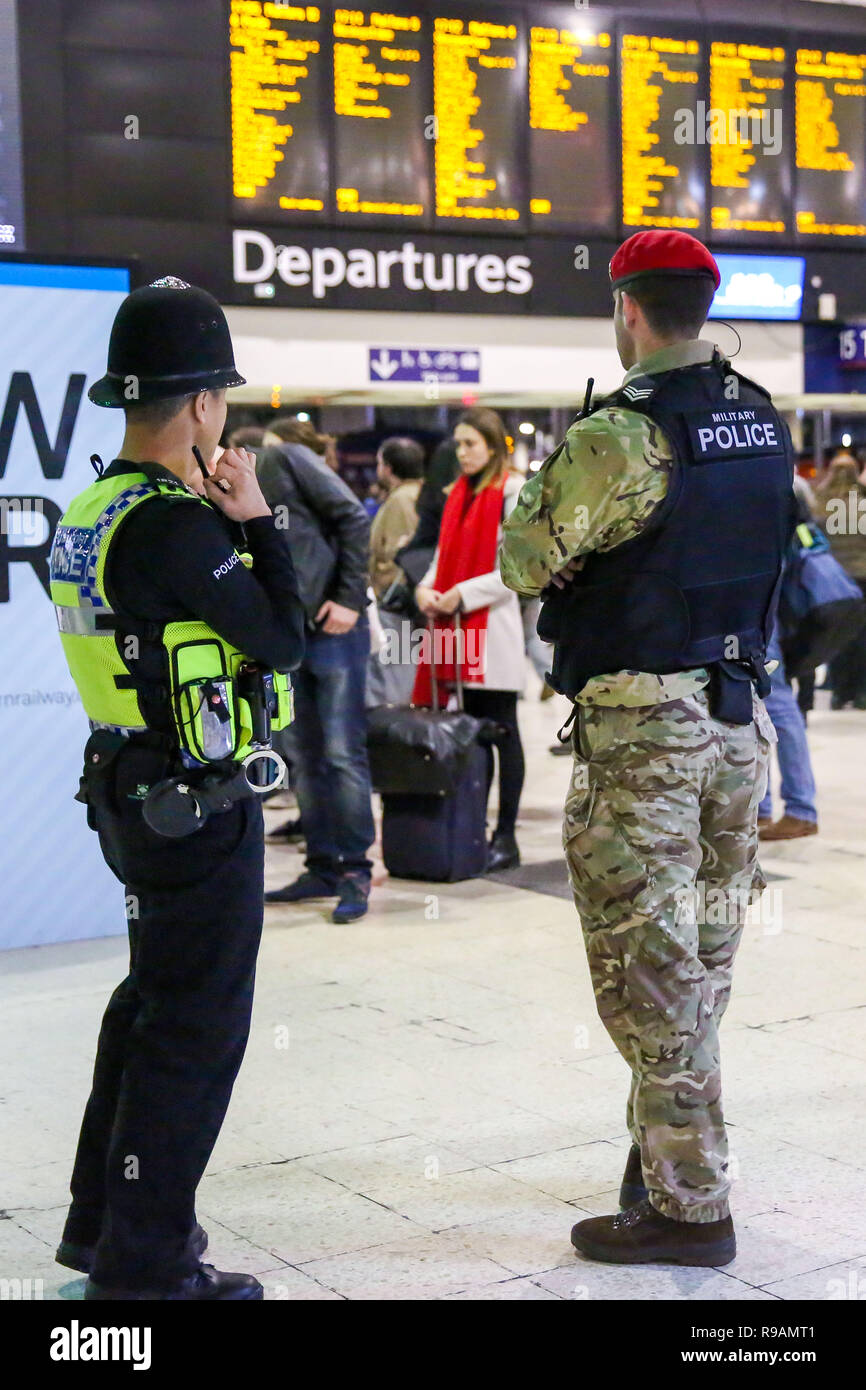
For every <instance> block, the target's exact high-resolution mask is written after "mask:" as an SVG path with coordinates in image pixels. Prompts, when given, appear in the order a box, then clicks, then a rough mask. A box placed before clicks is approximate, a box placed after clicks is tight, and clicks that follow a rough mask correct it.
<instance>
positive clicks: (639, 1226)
mask: <svg viewBox="0 0 866 1390" xmlns="http://www.w3.org/2000/svg"><path fill="white" fill-rule="evenodd" d="M571 1243H572V1245H573V1246H574V1248H575V1250H578V1251H579V1252H580V1254H581V1255H585V1256H586V1257H587V1259H590V1260H601V1261H603V1262H604V1263H605V1264H617V1265H644V1264H658V1263H662V1262H667V1263H670V1264H676V1265H704V1266H708V1267H711V1268H713V1269H715V1268H718V1266H719V1265H726V1264H730V1262H731V1260H732V1259H733V1258H734V1256H735V1255H736V1253H737V1241H736V1237H735V1236H734V1223H733V1221H732V1220H731V1218H730V1217H729V1216H726V1217H725V1218H724V1220H723V1221H704V1222H695V1221H672V1220H671V1218H670V1217H669V1216H662V1214H661V1212H660V1211H656V1209H655V1207H653V1206H652V1205H651V1204H650V1201H649V1199H647V1200H646V1201H645V1202H640V1203H638V1205H637V1206H636V1207H631V1208H630V1209H629V1210H628V1211H622V1212H620V1213H619V1215H618V1216H592V1217H590V1219H589V1220H588V1221H579V1222H578V1223H577V1225H576V1226H574V1227H573V1228H572V1232H571Z"/></svg>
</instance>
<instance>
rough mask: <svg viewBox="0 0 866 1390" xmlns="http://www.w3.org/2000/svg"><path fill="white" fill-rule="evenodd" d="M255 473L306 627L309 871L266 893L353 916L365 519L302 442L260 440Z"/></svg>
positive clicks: (367, 811)
mask: <svg viewBox="0 0 866 1390" xmlns="http://www.w3.org/2000/svg"><path fill="white" fill-rule="evenodd" d="M256 471H257V474H258V478H259V483H260V485H261V489H262V492H263V493H264V495H265V498H266V499H267V501H268V504H269V506H270V507H271V508H272V510H273V513H274V516H275V517H276V518H277V521H278V523H279V521H280V518H283V519H284V520H285V524H287V525H289V527H290V536H291V545H292V559H293V561H294V564H295V571H296V573H297V576H298V587H299V589H300V592H301V599H302V602H303V603H304V607H305V609H306V614H307V628H308V633H307V647H306V655H305V657H304V660H303V663H302V665H301V667H300V669H299V670H298V671H297V672H296V673H295V674H294V675H293V677H292V683H293V685H294V689H295V720H294V723H293V724H292V725H291V726H290V728H289V729H288V730H287V731H286V736H285V752H286V755H287V757H288V758H289V759H290V761H291V763H292V766H293V768H294V771H295V779H296V783H295V786H296V792H297V797H298V806H299V808H300V812H301V823H302V826H303V833H304V837H305V839H306V842H307V858H306V869H305V871H304V872H303V873H302V874H301V875H300V877H299V878H298V879H296V880H295V882H294V883H290V884H287V885H286V887H285V888H279V889H276V890H275V891H274V892H270V893H266V894H265V901H266V902H269V903H296V902H309V901H312V900H314V899H319V898H332V897H335V898H337V899H338V901H337V905H336V907H335V909H334V913H333V920H334V921H335V922H353V921H355V920H357V918H359V917H363V915H364V913H365V912H366V911H367V900H368V897H369V893H370V873H371V869H372V864H371V862H370V860H369V859H368V858H367V850H368V849H369V848H370V845H371V844H372V843H373V840H374V838H375V828H374V825H373V812H372V806H371V799H370V798H371V788H370V770H369V766H368V763H367V745H366V732H367V726H366V716H365V712H364V688H365V681H366V670H367V657H368V654H369V650H370V635H369V627H368V624H367V619H366V608H367V584H368V574H367V569H368V562H369V547H370V522H369V519H368V517H367V514H366V512H365V511H364V508H363V507H362V506H361V503H360V502H359V501H358V499H357V498H356V497H355V494H354V493H353V492H352V491H351V489H350V488H349V487H348V486H347V485H346V483H344V482H343V480H342V479H341V478H340V477H338V476H337V474H336V473H334V471H333V470H332V469H331V468H329V467H328V466H327V464H326V463H324V462H323V460H322V459H320V458H319V457H318V455H316V454H314V453H313V451H312V450H311V449H308V448H306V447H305V446H304V445H303V444H280V445H274V446H273V447H270V448H265V449H262V450H261V451H260V452H259V454H258V461H257V467H256Z"/></svg>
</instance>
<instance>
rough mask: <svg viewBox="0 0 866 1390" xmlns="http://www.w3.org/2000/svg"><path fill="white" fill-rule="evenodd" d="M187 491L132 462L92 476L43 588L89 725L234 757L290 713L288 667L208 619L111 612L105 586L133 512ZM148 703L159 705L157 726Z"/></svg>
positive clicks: (264, 738) (65, 524) (202, 757)
mask: <svg viewBox="0 0 866 1390" xmlns="http://www.w3.org/2000/svg"><path fill="white" fill-rule="evenodd" d="M191 495H193V496H194V494H190V492H189V490H188V489H187V488H186V487H185V486H184V485H183V483H181V482H180V481H177V482H174V481H172V480H169V479H160V480H159V481H153V480H151V479H150V478H148V477H147V476H146V475H145V474H144V473H139V472H137V471H131V472H128V473H123V474H115V475H112V476H109V477H106V478H102V477H100V478H98V479H97V480H96V482H94V483H91V485H90V487H88V488H85V490H84V492H81V493H79V494H78V496H77V497H75V498H74V499H73V500H72V502H71V503H70V504H69V507H68V508H67V510H66V512H65V513H64V515H63V516H62V517H61V519H60V523H59V524H58V527H57V530H56V532H55V535H54V542H53V545H52V549H51V558H50V562H49V573H50V580H51V598H52V601H53V603H54V608H55V612H56V615H57V624H58V627H59V629H60V640H61V642H62V644H63V650H64V654H65V656H66V661H67V664H68V666H69V670H70V673H71V675H72V678H73V680H74V681H75V684H76V686H77V687H78V692H79V694H80V696H81V702H82V704H83V705H84V709H85V712H86V714H87V715H88V718H89V719H90V723H91V727H92V728H96V727H101V728H109V729H113V730H115V731H116V732H118V733H120V734H123V735H126V736H130V735H135V734H137V733H145V732H157V733H160V734H164V735H166V736H168V737H169V739H171V740H172V741H174V740H176V742H177V744H178V745H179V747H180V749H181V750H182V751H183V753H184V754H185V755H186V757H187V759H188V762H192V763H202V764H211V763H225V762H229V763H234V762H242V761H243V760H244V759H245V758H247V757H248V756H249V755H250V754H251V753H253V752H254V751H256V750H258V749H262V748H267V747H269V746H270V735H271V733H272V732H273V731H276V730H278V729H282V728H285V726H286V725H287V724H288V723H290V722H291V718H292V713H293V710H292V691H291V682H290V680H289V677H288V676H287V675H283V674H279V673H274V672H270V671H265V670H263V669H262V668H261V667H259V666H257V665H256V663H254V662H252V661H250V659H249V658H248V657H247V656H245V655H244V653H243V652H240V651H238V650H237V649H236V648H235V647H233V646H232V644H231V643H230V642H226V641H225V639H224V638H222V637H220V636H219V634H218V633H216V632H215V631H214V630H213V628H211V627H209V626H208V624H207V623H204V622H198V621H195V620H188V621H181V622H172V623H165V624H162V623H146V622H142V621H141V619H137V618H134V617H131V616H130V615H127V614H121V613H117V612H115V611H114V610H113V609H112V607H111V604H110V602H109V597H108V594H107V592H106V587H105V575H106V566H107V563H108V558H109V554H110V551H111V546H112V544H113V542H114V540H115V538H116V536H117V534H118V531H119V529H120V527H121V526H122V525H123V523H124V522H125V521H126V519H127V518H128V517H129V516H130V515H131V514H132V512H133V511H134V510H135V509H136V508H137V507H140V506H142V505H144V504H145V503H146V502H147V500H148V499H149V498H152V497H155V496H161V497H169V498H177V499H179V500H183V501H185V502H187V503H189V500H190V497H191ZM199 500H200V501H201V502H202V505H204V506H206V505H208V504H207V503H206V502H204V500H203V499H199ZM240 558H241V559H242V560H243V558H244V557H243V556H241V557H240ZM142 671H148V672H149V673H151V674H150V676H148V677H143V676H142V674H141V673H142ZM154 673H158V675H157V676H156V677H155V678H154ZM149 709H150V710H153V709H159V710H163V709H164V710H165V712H166V713H165V721H164V722H163V720H160V722H159V727H157V728H156V729H155V730H154V729H153V726H152V725H151V723H150V722H149V719H148V710H149Z"/></svg>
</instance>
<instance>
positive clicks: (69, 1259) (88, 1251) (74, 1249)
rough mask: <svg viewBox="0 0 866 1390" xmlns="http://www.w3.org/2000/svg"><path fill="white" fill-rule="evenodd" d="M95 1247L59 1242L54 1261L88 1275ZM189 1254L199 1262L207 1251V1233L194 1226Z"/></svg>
mask: <svg viewBox="0 0 866 1390" xmlns="http://www.w3.org/2000/svg"><path fill="white" fill-rule="evenodd" d="M95 1249H96V1246H95V1245H79V1243H78V1242H77V1241H74V1240H61V1242H60V1244H59V1245H58V1247H57V1251H56V1253H55V1256H54V1258H55V1260H56V1261H57V1263H58V1264H59V1265H64V1266H65V1267H66V1269H76V1270H78V1273H79V1274H89V1273H90V1271H91V1268H92V1267H93V1254H94V1251H95ZM189 1249H190V1253H191V1254H193V1255H194V1256H195V1258H196V1259H197V1260H200V1259H201V1257H202V1255H203V1254H204V1252H205V1250H207V1231H206V1230H204V1228H203V1227H202V1226H199V1225H198V1224H196V1225H195V1226H193V1228H192V1234H191V1235H190V1238H189Z"/></svg>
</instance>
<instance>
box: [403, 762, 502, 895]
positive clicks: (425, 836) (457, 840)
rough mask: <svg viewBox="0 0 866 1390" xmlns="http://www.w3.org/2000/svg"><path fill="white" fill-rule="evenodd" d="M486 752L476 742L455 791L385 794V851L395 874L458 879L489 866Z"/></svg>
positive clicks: (444, 880) (476, 874)
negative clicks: (430, 793)
mask: <svg viewBox="0 0 866 1390" xmlns="http://www.w3.org/2000/svg"><path fill="white" fill-rule="evenodd" d="M486 819H487V754H486V752H485V750H484V749H483V748H482V747H481V745H480V744H479V743H473V745H472V747H471V748H470V749H469V750H468V752H467V753H466V755H465V757H464V758H463V759H462V760H461V765H460V771H459V774H458V776H457V779H456V781H455V783H454V789H453V791H451V792H441V793H440V794H439V795H435V794H434V795H433V796H424V795H421V796H419V795H417V794H409V795H406V794H404V793H399V792H398V793H396V794H391V795H388V794H386V795H384V796H383V797H382V857H383V859H384V860H385V867H386V869H387V870H388V872H389V874H393V875H394V877H395V878H423V879H429V880H430V881H431V882H433V883H455V882H456V881H457V880H458V879H461V878H478V877H479V876H480V875H481V874H483V873H484V870H485V869H486V867H487V837H486Z"/></svg>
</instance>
